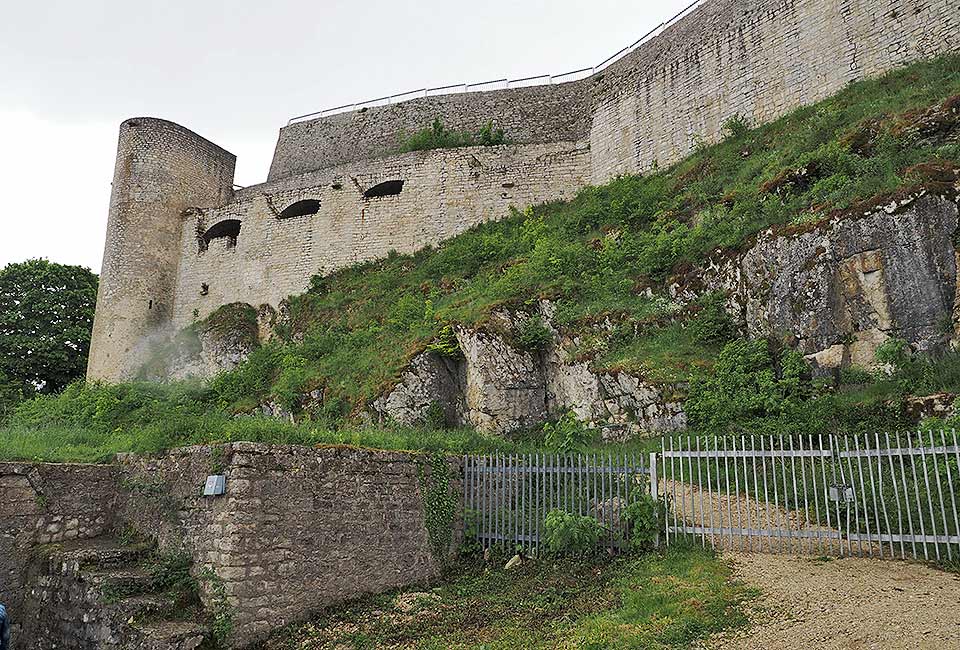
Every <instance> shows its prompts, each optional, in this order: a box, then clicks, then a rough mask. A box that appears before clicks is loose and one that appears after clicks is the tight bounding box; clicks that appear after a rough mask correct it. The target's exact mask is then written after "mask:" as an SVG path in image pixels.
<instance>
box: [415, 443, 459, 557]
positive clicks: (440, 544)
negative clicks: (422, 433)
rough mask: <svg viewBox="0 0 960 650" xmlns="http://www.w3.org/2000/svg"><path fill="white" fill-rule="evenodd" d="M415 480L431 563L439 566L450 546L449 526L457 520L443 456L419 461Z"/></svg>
mask: <svg viewBox="0 0 960 650" xmlns="http://www.w3.org/2000/svg"><path fill="white" fill-rule="evenodd" d="M417 478H418V479H419V481H420V494H421V496H422V497H423V513H424V524H425V525H426V528H427V534H428V535H429V536H430V549H431V551H432V552H433V557H434V559H435V560H437V562H439V563H441V564H442V563H444V562H445V561H446V560H447V556H448V554H449V551H450V545H451V544H452V543H453V523H454V520H455V519H456V516H457V497H456V495H454V494H453V491H452V490H451V486H450V466H449V464H448V463H447V457H446V455H444V454H443V453H442V452H439V451H436V452H432V453H430V454H428V455H426V456H424V457H422V458H421V460H420V461H419V462H418V463H417Z"/></svg>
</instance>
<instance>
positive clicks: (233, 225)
mask: <svg viewBox="0 0 960 650" xmlns="http://www.w3.org/2000/svg"><path fill="white" fill-rule="evenodd" d="M239 235H240V220H239V219H224V220H223V221H218V222H217V223H215V224H213V225H212V226H210V228H208V229H207V231H206V232H205V233H203V236H202V237H201V238H200V244H201V246H200V250H201V252H202V251H205V250H207V247H208V246H210V242H212V241H213V240H214V239H221V238H226V240H227V248H233V247H234V246H236V245H237V237H238V236H239Z"/></svg>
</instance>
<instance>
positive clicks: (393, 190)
mask: <svg viewBox="0 0 960 650" xmlns="http://www.w3.org/2000/svg"><path fill="white" fill-rule="evenodd" d="M402 191H403V181H384V182H382V183H378V184H376V185H374V186H373V187H371V188H370V189H369V190H367V191H366V192H364V193H363V198H365V199H376V198H380V197H382V196H396V195H397V194H399V193H400V192H402Z"/></svg>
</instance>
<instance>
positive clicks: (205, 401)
mask: <svg viewBox="0 0 960 650" xmlns="http://www.w3.org/2000/svg"><path fill="white" fill-rule="evenodd" d="M593 433H594V434H595V433H596V432H593ZM238 441H248V442H264V443H273V444H290V445H306V446H325V445H350V446H355V447H366V448H372V449H389V450H399V451H413V452H421V451H444V452H448V453H451V454H466V453H493V452H500V453H525V452H533V451H541V450H543V448H544V442H543V432H542V431H538V430H534V431H529V432H525V433H524V434H521V435H517V436H514V437H513V438H511V439H505V438H502V437H498V436H493V435H486V434H482V433H479V432H477V431H475V430H474V429H470V428H458V429H449V428H444V429H431V428H427V427H404V426H388V425H384V426H375V425H368V426H360V425H353V426H341V427H333V426H329V425H328V424H327V423H325V421H312V420H303V421H299V422H296V423H291V422H290V421H289V420H282V419H276V418H271V417H266V416H241V417H235V416H233V415H231V414H230V413H228V412H227V411H224V410H222V409H218V408H216V407H213V406H211V404H210V399H209V396H208V395H207V394H206V391H205V389H203V388H202V387H200V386H198V385H196V384H191V383H175V384H168V385H167V384H151V383H128V384H117V385H103V384H83V383H78V384H73V385H71V386H69V387H68V388H67V389H66V390H65V391H64V392H63V393H62V394H60V395H50V396H42V397H38V398H36V399H34V400H30V401H28V402H25V403H23V404H21V405H20V406H19V407H18V408H17V409H15V411H14V414H13V415H12V416H11V417H10V418H9V419H8V420H7V421H6V422H5V423H4V425H3V426H2V428H0V460H22V461H44V462H87V463H99V462H108V461H110V460H111V459H112V458H113V457H114V456H115V455H116V454H117V453H119V452H135V453H154V452H160V451H163V450H166V449H171V448H174V447H181V446H187V445H198V444H215V443H229V442H238ZM652 444H653V442H651V441H645V440H638V441H635V442H631V443H625V444H619V445H601V443H600V442H599V441H598V440H596V438H595V436H594V438H593V440H592V441H591V440H586V441H585V450H590V451H596V452H600V451H603V452H605V453H618V452H622V453H630V452H644V451H646V450H647V449H648V447H649V446H650V445H652Z"/></svg>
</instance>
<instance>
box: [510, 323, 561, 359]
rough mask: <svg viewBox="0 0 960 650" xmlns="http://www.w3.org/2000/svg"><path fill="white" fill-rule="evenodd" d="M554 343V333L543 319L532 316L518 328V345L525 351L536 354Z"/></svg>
mask: <svg viewBox="0 0 960 650" xmlns="http://www.w3.org/2000/svg"><path fill="white" fill-rule="evenodd" d="M551 341H553V332H552V331H551V330H550V328H549V327H547V325H546V324H545V323H544V322H543V320H542V319H540V318H538V317H536V316H531V317H529V318H525V319H524V320H523V322H521V323H520V324H519V325H518V326H517V343H518V344H519V345H520V347H521V348H523V349H524V350H529V351H531V352H536V351H539V350H542V349H544V348H545V347H547V346H548V345H550V343H551Z"/></svg>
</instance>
